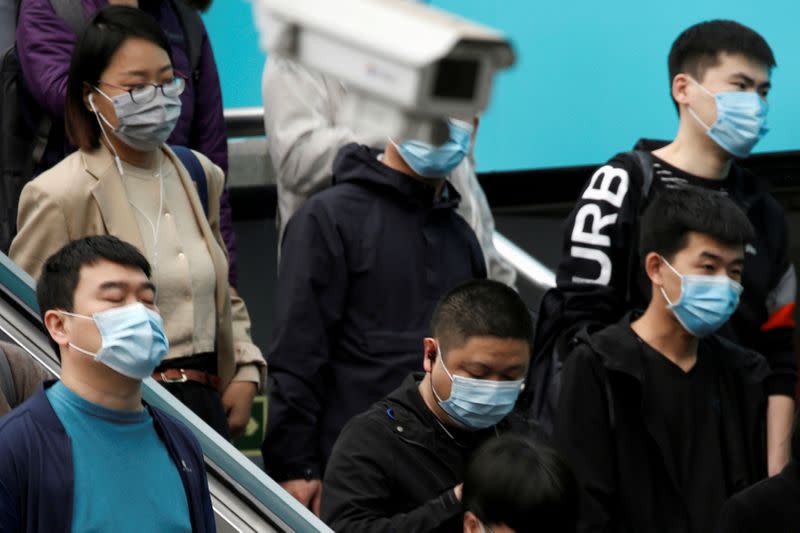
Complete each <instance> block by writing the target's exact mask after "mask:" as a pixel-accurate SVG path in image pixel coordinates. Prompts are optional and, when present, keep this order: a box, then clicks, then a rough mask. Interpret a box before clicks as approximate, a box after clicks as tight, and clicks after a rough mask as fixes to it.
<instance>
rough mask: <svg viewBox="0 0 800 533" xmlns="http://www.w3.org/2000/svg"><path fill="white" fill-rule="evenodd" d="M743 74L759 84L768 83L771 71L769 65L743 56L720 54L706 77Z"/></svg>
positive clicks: (707, 70) (709, 68)
mask: <svg viewBox="0 0 800 533" xmlns="http://www.w3.org/2000/svg"><path fill="white" fill-rule="evenodd" d="M737 73H743V74H746V75H748V76H749V77H751V78H753V79H754V80H755V81H756V82H757V83H760V82H764V81H768V80H769V78H770V70H769V68H768V67H767V65H765V64H763V63H760V62H759V61H756V60H753V59H750V58H748V57H746V56H744V55H743V54H730V53H727V52H720V54H719V57H718V59H717V62H716V64H714V65H711V66H709V67H708V69H706V73H705V76H706V77H709V76H716V77H725V76H732V75H734V74H737Z"/></svg>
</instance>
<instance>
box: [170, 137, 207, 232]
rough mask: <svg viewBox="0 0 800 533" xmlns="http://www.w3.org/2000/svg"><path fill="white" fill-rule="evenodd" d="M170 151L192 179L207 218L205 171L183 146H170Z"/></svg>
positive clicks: (192, 154)
mask: <svg viewBox="0 0 800 533" xmlns="http://www.w3.org/2000/svg"><path fill="white" fill-rule="evenodd" d="M170 148H172V151H173V152H175V155H177V156H178V159H180V160H181V163H183V166H184V167H186V170H187V171H188V172H189V175H190V176H191V177H192V181H193V182H194V183H195V184H196V185H197V194H198V195H199V196H200V203H201V204H202V205H203V212H204V213H205V214H206V218H208V182H207V181H206V171H205V170H203V165H202V164H201V163H200V160H199V159H197V156H196V155H194V152H192V151H191V150H190V149H189V148H186V147H185V146H177V145H170Z"/></svg>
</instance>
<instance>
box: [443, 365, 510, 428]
mask: <svg viewBox="0 0 800 533" xmlns="http://www.w3.org/2000/svg"><path fill="white" fill-rule="evenodd" d="M437 357H438V359H439V363H440V364H441V365H442V368H443V369H444V371H445V373H447V377H449V378H450V381H451V382H452V383H453V386H452V388H451V389H450V397H449V398H448V399H446V400H442V399H441V398H440V397H439V394H438V393H437V392H436V389H435V388H434V387H433V377H432V376H431V390H432V391H433V395H434V396H435V397H436V402H437V403H438V404H439V407H441V408H442V410H443V411H444V412H445V413H447V414H448V416H450V418H452V419H453V420H454V421H456V422H457V423H458V424H460V425H462V426H464V427H466V428H469V429H473V430H477V429H484V428H488V427H491V426H494V425H495V424H497V423H498V422H500V421H501V420H502V419H503V418H505V417H506V415H508V413H510V412H511V410H512V409H514V404H515V403H517V398H518V397H519V393H520V392H521V391H522V389H523V387H524V384H525V380H524V379H518V380H515V381H493V380H490V379H475V378H465V377H462V376H454V375H452V374H451V373H450V371H449V370H447V367H446V366H445V364H444V358H442V352H441V349H439V350H438V352H437Z"/></svg>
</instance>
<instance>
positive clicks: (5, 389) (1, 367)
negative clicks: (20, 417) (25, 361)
mask: <svg viewBox="0 0 800 533" xmlns="http://www.w3.org/2000/svg"><path fill="white" fill-rule="evenodd" d="M0 389H2V390H0V392H2V394H3V396H5V398H6V401H7V402H8V405H10V406H11V408H12V409H13V408H14V407H16V406H17V403H18V402H17V387H16V386H15V385H14V376H13V375H12V374H11V365H10V364H9V363H8V357H7V356H6V352H5V350H3V346H2V345H0Z"/></svg>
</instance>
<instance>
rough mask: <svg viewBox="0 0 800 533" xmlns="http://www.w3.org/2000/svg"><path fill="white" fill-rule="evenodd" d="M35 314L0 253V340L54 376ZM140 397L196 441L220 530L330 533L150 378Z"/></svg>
mask: <svg viewBox="0 0 800 533" xmlns="http://www.w3.org/2000/svg"><path fill="white" fill-rule="evenodd" d="M38 312H39V311H38V306H37V304H36V294H35V289H34V282H33V280H32V279H31V278H30V276H28V275H27V274H25V273H24V272H22V271H21V270H20V269H19V267H17V266H16V265H15V264H13V263H12V262H11V260H10V259H8V257H6V256H5V255H3V254H2V253H0V340H4V341H8V342H11V343H13V344H15V345H16V346H19V347H20V348H21V349H22V350H23V351H25V352H26V353H27V354H29V355H30V356H31V358H33V359H34V360H35V361H36V362H37V364H39V365H42V366H44V367H45V368H46V369H47V370H48V371H49V372H50V373H51V374H53V375H54V376H58V375H59V374H60V371H61V366H60V364H59V361H58V358H57V357H56V355H55V353H54V351H53V349H52V347H51V345H50V341H49V338H48V336H47V334H46V333H45V332H44V330H43V329H42V325H41V320H40V318H39V315H38ZM142 397H143V398H144V400H145V401H146V402H147V403H149V404H150V405H152V406H154V407H157V408H158V409H161V410H162V411H164V412H166V413H168V414H169V415H171V416H173V417H175V418H177V419H179V420H180V421H181V422H183V423H184V424H185V425H186V426H187V427H189V429H191V430H192V432H193V433H194V435H195V437H196V438H197V439H198V440H199V442H200V446H201V447H202V449H203V454H204V456H205V463H206V472H207V475H208V483H209V490H210V492H211V499H212V504H213V506H214V517H215V520H216V524H217V528H218V530H219V531H221V532H259V533H261V532H271V531H280V532H284V531H294V532H299V533H305V532H317V531H323V532H325V531H331V530H330V529H329V528H328V527H327V526H326V525H325V524H323V523H322V522H321V521H320V520H319V519H318V518H317V517H315V516H314V515H313V514H312V513H311V512H310V511H309V510H308V509H305V508H304V507H303V506H301V505H300V504H299V503H298V502H297V501H296V500H295V499H294V498H292V497H291V496H290V495H289V494H288V493H286V492H285V491H284V490H283V489H282V488H281V487H280V486H279V485H278V484H277V483H276V482H275V481H273V480H272V479H270V478H269V477H268V476H267V475H266V474H265V473H264V472H263V471H262V470H260V469H259V468H257V467H256V465H255V464H254V463H253V462H252V461H250V460H249V459H247V458H246V457H245V456H244V455H242V453H241V452H239V450H237V449H236V448H234V447H233V445H231V444H230V443H229V442H228V441H226V440H224V439H223V438H222V437H220V436H219V435H218V434H217V433H216V432H215V431H214V430H212V429H211V428H210V427H209V426H208V425H206V423H205V422H203V421H202V420H200V419H199V418H198V417H197V416H196V415H195V414H194V413H192V412H191V411H190V410H189V409H188V408H186V407H185V406H184V405H183V404H181V403H180V402H179V401H178V400H176V399H175V398H174V397H173V396H172V395H171V394H169V393H168V392H167V391H166V389H164V388H163V387H162V386H161V385H159V384H158V383H156V382H155V381H154V380H153V379H151V378H148V379H146V380H145V381H144V382H143V385H142Z"/></svg>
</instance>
